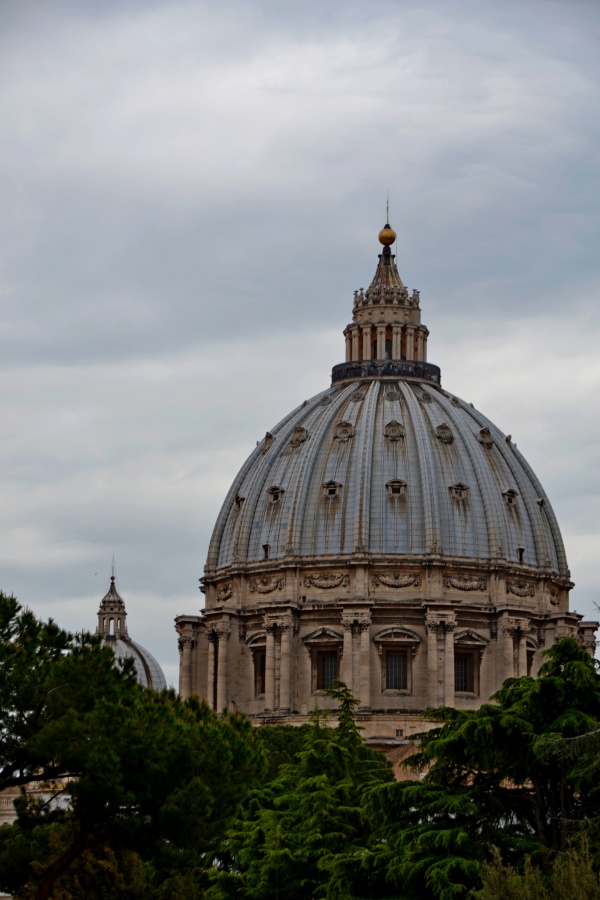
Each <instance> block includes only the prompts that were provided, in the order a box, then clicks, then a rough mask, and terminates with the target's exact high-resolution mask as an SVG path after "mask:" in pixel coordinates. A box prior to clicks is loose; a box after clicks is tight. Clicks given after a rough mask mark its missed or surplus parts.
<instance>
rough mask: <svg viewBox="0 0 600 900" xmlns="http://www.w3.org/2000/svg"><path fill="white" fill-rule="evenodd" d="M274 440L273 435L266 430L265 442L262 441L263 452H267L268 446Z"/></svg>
mask: <svg viewBox="0 0 600 900" xmlns="http://www.w3.org/2000/svg"><path fill="white" fill-rule="evenodd" d="M274 440H275V438H274V437H273V435H272V434H271V432H270V431H267V433H266V434H265V442H264V444H263V448H262V452H263V453H266V452H267V450H268V449H269V447H270V446H271V444H272V443H273V441H274Z"/></svg>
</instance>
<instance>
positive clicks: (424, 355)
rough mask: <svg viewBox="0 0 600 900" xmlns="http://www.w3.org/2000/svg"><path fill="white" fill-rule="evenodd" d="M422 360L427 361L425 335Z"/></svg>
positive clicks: (424, 337) (425, 337)
mask: <svg viewBox="0 0 600 900" xmlns="http://www.w3.org/2000/svg"><path fill="white" fill-rule="evenodd" d="M423 362H427V335H426V334H424V335H423Z"/></svg>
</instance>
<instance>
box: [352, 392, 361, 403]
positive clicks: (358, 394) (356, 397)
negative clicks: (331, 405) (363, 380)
mask: <svg viewBox="0 0 600 900" xmlns="http://www.w3.org/2000/svg"><path fill="white" fill-rule="evenodd" d="M363 397H364V394H362V393H361V392H360V391H354V393H353V394H352V400H355V401H357V402H358V401H359V400H362V398H363Z"/></svg>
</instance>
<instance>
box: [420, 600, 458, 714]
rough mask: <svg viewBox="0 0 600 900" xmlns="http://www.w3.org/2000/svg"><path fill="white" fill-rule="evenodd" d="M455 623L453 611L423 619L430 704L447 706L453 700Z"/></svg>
mask: <svg viewBox="0 0 600 900" xmlns="http://www.w3.org/2000/svg"><path fill="white" fill-rule="evenodd" d="M455 624H456V619H455V616H454V614H453V613H447V614H444V613H441V614H440V613H438V614H437V615H436V614H431V615H428V616H427V618H426V619H425V628H426V630H427V669H428V675H429V679H430V681H429V705H430V706H448V705H449V704H451V703H452V702H453V701H454V636H453V631H454V627H455Z"/></svg>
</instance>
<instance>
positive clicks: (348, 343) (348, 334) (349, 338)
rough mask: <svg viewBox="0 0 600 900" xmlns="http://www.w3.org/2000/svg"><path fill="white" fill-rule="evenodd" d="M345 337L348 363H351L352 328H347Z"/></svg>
mask: <svg viewBox="0 0 600 900" xmlns="http://www.w3.org/2000/svg"><path fill="white" fill-rule="evenodd" d="M344 337H345V338H346V362H350V360H351V359H352V334H351V329H350V328H346V330H345V331H344Z"/></svg>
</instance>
